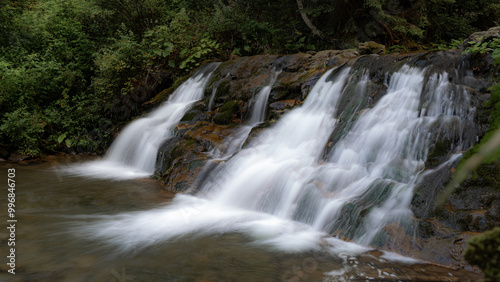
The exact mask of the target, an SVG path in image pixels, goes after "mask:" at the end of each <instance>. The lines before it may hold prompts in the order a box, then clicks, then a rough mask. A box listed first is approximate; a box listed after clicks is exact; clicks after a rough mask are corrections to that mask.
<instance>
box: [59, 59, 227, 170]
mask: <svg viewBox="0 0 500 282" xmlns="http://www.w3.org/2000/svg"><path fill="white" fill-rule="evenodd" d="M219 64H220V63H210V64H208V65H206V66H205V67H203V68H201V69H199V70H197V71H196V72H195V73H194V74H193V75H192V76H191V77H190V78H189V79H188V80H187V81H186V82H184V83H183V84H181V85H180V86H179V87H178V88H177V89H176V90H175V91H174V92H173V93H172V94H171V95H170V97H169V98H168V100H167V101H166V102H164V103H163V104H162V105H161V106H160V107H158V108H157V109H156V110H154V111H153V112H151V113H150V114H148V115H147V116H145V117H143V118H140V119H137V120H135V121H133V122H132V123H130V124H129V125H128V126H126V127H125V128H124V129H123V130H122V131H121V133H120V135H119V136H118V137H117V138H116V140H115V141H114V142H113V144H112V145H111V147H110V148H109V150H108V151H107V152H106V155H105V157H104V159H103V160H102V161H97V162H92V163H87V164H85V165H80V166H77V167H70V168H68V171H69V172H73V173H75V174H80V175H87V176H95V177H102V178H117V179H126V178H137V177H146V176H149V175H151V174H153V173H154V169H155V163H156V155H157V153H158V149H159V147H160V145H161V144H162V142H163V141H165V139H167V138H170V137H171V136H172V129H173V128H174V127H175V125H176V124H177V123H178V122H179V121H180V120H181V118H182V117H183V116H184V114H185V113H186V112H187V111H188V110H189V109H190V107H191V105H192V104H193V103H194V102H196V101H198V100H200V99H202V98H203V93H204V90H205V86H206V85H207V83H208V82H209V80H210V78H211V76H212V74H213V72H214V71H215V69H216V68H217V67H218V66H219Z"/></svg>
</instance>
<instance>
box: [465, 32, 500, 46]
mask: <svg viewBox="0 0 500 282" xmlns="http://www.w3.org/2000/svg"><path fill="white" fill-rule="evenodd" d="M495 38H500V26H495V27H492V28H490V29H488V30H486V31H478V32H474V33H473V34H471V35H470V36H469V37H468V38H467V39H465V40H464V42H462V44H460V45H459V46H458V47H459V48H460V49H466V48H468V47H470V46H472V45H474V44H476V43H478V42H486V41H490V40H493V39H495Z"/></svg>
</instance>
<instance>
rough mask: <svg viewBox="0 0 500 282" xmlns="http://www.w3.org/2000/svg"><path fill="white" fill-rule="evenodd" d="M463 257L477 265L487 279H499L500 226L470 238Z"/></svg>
mask: <svg viewBox="0 0 500 282" xmlns="http://www.w3.org/2000/svg"><path fill="white" fill-rule="evenodd" d="M467 243H468V244H469V247H468V248H467V250H466V251H465V259H466V260H467V261H468V262H469V263H471V264H475V265H477V266H479V267H480V268H481V269H482V270H483V272H484V274H485V276H486V279H487V281H499V280H500V227H495V228H494V229H493V230H490V231H487V232H484V233H482V234H480V235H476V236H474V237H472V238H470V239H469V240H468V241H467Z"/></svg>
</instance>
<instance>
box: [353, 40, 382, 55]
mask: <svg viewBox="0 0 500 282" xmlns="http://www.w3.org/2000/svg"><path fill="white" fill-rule="evenodd" d="M358 50H359V54H360V55H366V54H377V55H383V54H385V45H382V44H379V43H377V42H374V41H368V42H364V43H360V44H359V46H358Z"/></svg>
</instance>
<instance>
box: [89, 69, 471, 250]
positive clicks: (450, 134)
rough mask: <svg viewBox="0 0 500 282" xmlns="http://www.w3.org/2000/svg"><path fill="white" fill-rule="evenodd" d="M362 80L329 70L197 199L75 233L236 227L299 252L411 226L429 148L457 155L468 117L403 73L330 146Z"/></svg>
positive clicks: (426, 81)
mask: <svg viewBox="0 0 500 282" xmlns="http://www.w3.org/2000/svg"><path fill="white" fill-rule="evenodd" d="M360 72H361V73H362V72H363V70H357V71H352V70H351V69H350V68H349V67H338V68H335V69H332V70H329V71H328V72H326V73H325V74H324V75H323V76H322V77H321V78H320V79H319V80H318V81H317V82H316V84H315V85H314V87H313V89H312V90H311V91H310V93H309V94H308V96H307V98H306V100H305V101H304V103H303V104H302V106H300V107H297V108H295V109H293V110H291V111H290V112H288V113H287V114H285V115H284V116H283V117H281V119H280V120H278V122H277V123H276V124H275V125H274V126H273V127H271V128H268V129H266V130H264V131H263V132H262V133H261V134H260V135H259V136H258V137H257V139H256V140H254V141H253V142H252V143H251V144H250V146H248V147H247V148H245V149H242V150H240V151H239V152H238V153H236V154H234V155H233V156H232V157H231V158H229V159H227V161H226V162H225V163H224V164H223V165H222V166H221V167H220V169H217V170H214V171H212V172H211V173H210V175H209V176H208V177H207V179H206V181H205V182H204V183H203V185H201V187H200V189H201V191H202V192H203V193H201V195H203V197H192V196H187V195H180V196H177V197H176V198H175V199H174V202H173V204H172V205H170V206H169V207H167V208H162V209H158V210H156V211H146V212H140V213H133V214H124V215H118V216H114V217H112V219H106V220H103V221H102V222H100V223H99V224H98V225H96V226H94V229H92V230H93V233H92V232H90V233H89V232H88V230H87V231H82V232H83V233H85V232H87V233H85V234H88V235H89V236H94V237H100V238H102V237H104V238H108V239H109V240H110V241H112V242H113V243H116V244H118V245H120V246H127V247H130V246H131V245H138V244H145V245H147V244H149V242H150V240H152V241H153V243H154V242H157V241H159V240H167V239H169V238H172V237H176V236H179V235H182V234H187V233H198V232H201V233H203V234H209V233H218V232H234V231H236V232H244V233H246V234H249V235H251V236H253V237H254V238H255V240H256V241H259V242H261V243H263V244H267V245H272V246H274V247H277V248H282V247H283V248H285V249H286V248H292V249H294V248H295V250H297V249H301V248H302V247H304V248H306V247H307V246H309V247H311V245H310V244H313V243H311V242H310V240H316V241H315V242H316V243H317V244H319V243H318V242H319V240H320V238H321V237H323V236H325V235H326V234H336V235H341V236H343V237H347V238H350V239H353V240H355V241H357V242H358V243H361V244H364V245H369V244H372V243H373V241H374V240H375V239H376V238H377V236H379V235H380V234H381V232H383V228H384V226H387V225H388V224H392V223H395V224H399V225H400V226H402V227H404V228H411V225H412V222H411V216H412V212H411V210H410V208H409V206H410V202H411V198H412V195H413V189H414V186H415V183H416V181H417V180H418V177H419V175H420V174H421V172H422V171H423V170H424V169H425V162H426V158H427V155H428V153H429V148H430V146H431V145H432V144H433V142H436V141H437V139H438V138H441V137H444V138H448V139H450V140H451V141H452V142H451V143H452V144H453V145H452V147H450V151H454V152H457V153H458V152H459V151H460V150H462V149H463V148H462V146H463V144H462V139H463V138H462V132H463V128H464V127H465V123H466V122H468V121H471V120H472V119H473V117H474V111H475V109H474V108H472V107H471V105H470V104H471V103H470V101H469V98H468V97H469V94H468V93H467V91H466V88H465V87H464V86H461V85H458V84H454V83H452V82H450V81H451V79H450V78H449V75H448V74H447V73H446V72H444V73H431V71H429V70H427V69H421V68H414V67H409V66H403V67H402V68H401V69H400V70H399V71H397V72H395V73H393V74H391V75H390V77H389V76H386V78H387V80H388V85H387V91H386V94H385V95H384V96H383V97H382V98H381V99H380V100H379V101H377V102H376V103H375V104H374V105H372V107H371V108H368V109H364V110H362V111H359V112H357V113H356V114H355V115H356V118H353V120H354V122H353V125H352V126H351V127H350V128H348V131H347V132H344V133H343V135H342V137H341V138H340V139H339V140H338V141H335V142H331V143H333V144H329V142H330V140H331V138H332V134H333V132H334V130H335V128H336V126H337V123H338V122H339V121H338V120H337V116H339V114H338V112H339V109H337V108H338V104H339V101H340V100H341V99H342V97H343V95H346V94H345V93H346V90H347V89H355V90H356V91H367V87H366V85H367V83H368V82H369V78H368V75H361V76H359V75H358V76H357V77H361V78H360V79H355V77H356V75H355V74H359V73H360ZM265 89H266V87H264V88H263V91H264V90H265ZM267 90H269V89H267ZM267 90H266V91H267ZM257 100H258V99H257ZM453 101H459V102H458V103H455V102H453ZM458 157H459V155H458V154H453V155H452V156H450V160H451V159H453V160H455V159H456V158H458ZM159 222H161V224H160V225H158V223H159ZM95 230H98V231H97V232H95ZM136 230H140V232H135V231H136ZM285 245H286V246H285ZM313 245H314V244H313Z"/></svg>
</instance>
